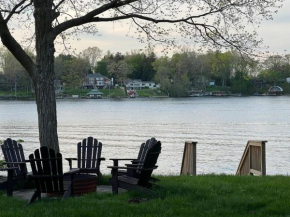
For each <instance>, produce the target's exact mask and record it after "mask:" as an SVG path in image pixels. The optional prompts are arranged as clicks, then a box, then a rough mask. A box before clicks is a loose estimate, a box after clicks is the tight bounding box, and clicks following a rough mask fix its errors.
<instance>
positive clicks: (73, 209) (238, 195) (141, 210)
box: [0, 175, 290, 217]
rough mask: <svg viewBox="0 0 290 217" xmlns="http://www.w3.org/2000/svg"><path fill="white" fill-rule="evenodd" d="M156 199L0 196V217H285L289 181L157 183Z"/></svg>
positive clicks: (186, 179)
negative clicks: (30, 201) (33, 199)
mask: <svg viewBox="0 0 290 217" xmlns="http://www.w3.org/2000/svg"><path fill="white" fill-rule="evenodd" d="M159 178H160V180H161V181H160V182H159V183H158V185H160V186H161V188H155V189H154V191H155V192H156V193H157V195H156V196H155V197H152V198H149V199H150V200H149V201H147V202H142V203H139V204H135V203H134V204H130V203H128V201H129V200H130V199H132V198H135V197H147V196H146V195H141V194H138V193H136V192H128V193H122V194H119V195H112V194H100V195H99V194H95V193H91V194H88V195H85V196H82V197H75V198H69V199H67V200H64V201H61V202H60V201H59V199H57V200H55V199H44V200H42V201H36V202H35V203H34V204H32V205H30V206H28V207H24V205H25V204H26V201H20V200H18V199H16V198H7V197H6V196H4V195H0V207H1V209H0V216H1V217H6V216H11V217H12V216H13V217H17V216H19V217H20V216H21V217H23V216H37V217H38V216H53V217H57V216H73V217H74V216H75V217H82V216H118V217H119V216H120V217H121V216H124V217H125V216H126V217H130V216H132V217H133V216H134V217H135V216H144V217H145V216H164V217H170V216H190V217H191V216H222V217H223V216H255V217H256V216H258V217H259V216H261V217H262V216H263V217H265V216H290V196H289V195H290V185H289V181H290V177H285V176H267V177H254V176H244V177H239V176H225V175H220V176H214V175H206V176H196V177H194V176H192V177H191V176H176V177H159Z"/></svg>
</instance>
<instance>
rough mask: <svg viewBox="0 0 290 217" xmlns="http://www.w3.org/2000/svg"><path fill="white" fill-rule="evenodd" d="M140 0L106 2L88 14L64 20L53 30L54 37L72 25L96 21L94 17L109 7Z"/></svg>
mask: <svg viewBox="0 0 290 217" xmlns="http://www.w3.org/2000/svg"><path fill="white" fill-rule="evenodd" d="M136 1H138V0H124V1H120V0H112V1H111V2H110V3H108V4H105V5H103V6H101V7H99V8H97V9H95V10H92V11H91V12H89V13H87V14H86V15H84V16H82V17H79V18H75V19H72V20H68V21H66V22H63V23H61V24H59V25H57V26H56V27H55V28H54V29H53V31H52V34H53V37H56V36H57V35H59V34H60V33H61V32H64V31H65V30H67V29H70V28H72V27H75V26H80V25H83V24H86V23H90V22H95V21H94V17H95V16H97V15H99V14H101V13H103V12H105V11H107V10H109V9H113V8H118V7H122V6H124V5H127V4H130V3H133V2H136Z"/></svg>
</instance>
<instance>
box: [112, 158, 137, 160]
mask: <svg viewBox="0 0 290 217" xmlns="http://www.w3.org/2000/svg"><path fill="white" fill-rule="evenodd" d="M110 160H113V161H119V160H120V161H121V160H137V159H133V158H110Z"/></svg>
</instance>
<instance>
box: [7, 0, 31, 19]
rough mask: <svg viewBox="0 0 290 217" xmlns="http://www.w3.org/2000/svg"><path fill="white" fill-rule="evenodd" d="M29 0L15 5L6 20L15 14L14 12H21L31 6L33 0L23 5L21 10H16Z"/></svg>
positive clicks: (23, 0)
mask: <svg viewBox="0 0 290 217" xmlns="http://www.w3.org/2000/svg"><path fill="white" fill-rule="evenodd" d="M26 1H27V0H22V1H21V2H19V3H18V4H16V5H15V6H14V8H13V9H12V10H11V11H10V13H9V15H8V16H7V17H6V19H5V22H8V21H9V20H10V18H11V17H12V16H13V14H20V13H21V12H22V11H23V10H24V9H25V8H27V7H29V6H30V5H32V0H30V3H28V4H27V5H25V6H24V7H22V8H21V9H20V10H19V11H16V10H17V9H18V8H19V7H20V6H22V5H23V4H24V3H25V2H26Z"/></svg>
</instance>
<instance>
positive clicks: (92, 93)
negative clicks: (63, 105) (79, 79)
mask: <svg viewBox="0 0 290 217" xmlns="http://www.w3.org/2000/svg"><path fill="white" fill-rule="evenodd" d="M102 95H103V93H102V92H100V91H99V90H98V89H92V90H91V91H90V92H89V93H87V96H88V97H89V98H93V99H98V98H102Z"/></svg>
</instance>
